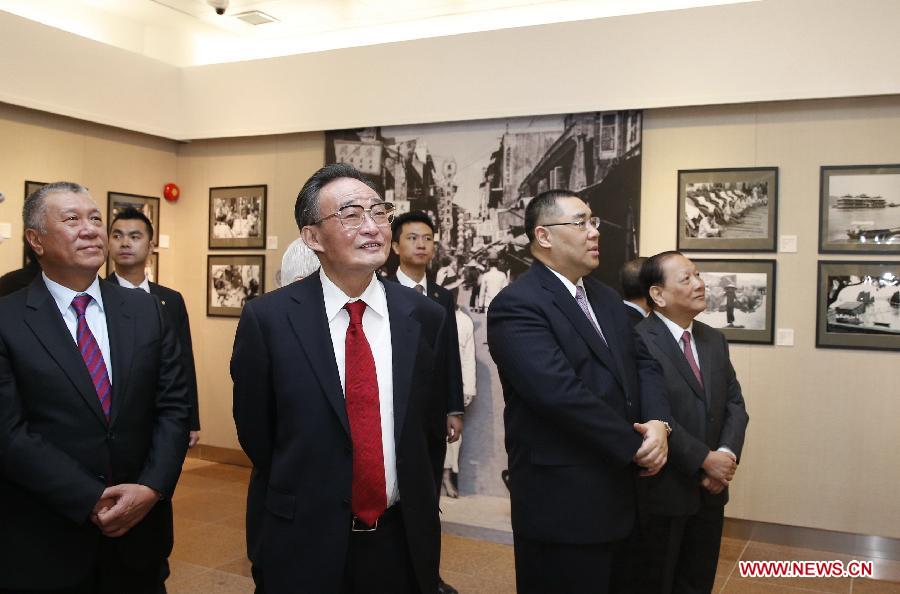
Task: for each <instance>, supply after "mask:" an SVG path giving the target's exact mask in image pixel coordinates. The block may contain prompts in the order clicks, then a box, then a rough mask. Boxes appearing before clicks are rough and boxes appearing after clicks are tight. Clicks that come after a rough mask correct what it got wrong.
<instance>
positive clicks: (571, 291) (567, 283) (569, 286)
mask: <svg viewBox="0 0 900 594" xmlns="http://www.w3.org/2000/svg"><path fill="white" fill-rule="evenodd" d="M547 269H548V270H550V272H552V273H553V274H555V275H556V278H558V279H559V280H561V281H562V284H564V285H565V286H566V290H567V291H569V294H570V295H572V299H575V291H576V288H577V287H581V290H582V291H584V295H585V297H587V290H586V289H585V288H584V279H581V278H580V279H578V282H577V283H575V284H572V281H570V280H569V279H567V278H566V277H564V276H563V275H561V274H560V273H558V272H556V271H555V270H553V269H552V268H550V267H549V266H548V267H547ZM588 302H590V300H588ZM588 311H589V312H590V314H591V320H593V321H594V325H595V326H596V327H597V328H600V322H598V321H597V314H595V313H594V308H593V307H589V308H588ZM600 330H601V333H602V330H603V329H602V328H600ZM603 341H604V342H606V337H605V336H604V337H603Z"/></svg>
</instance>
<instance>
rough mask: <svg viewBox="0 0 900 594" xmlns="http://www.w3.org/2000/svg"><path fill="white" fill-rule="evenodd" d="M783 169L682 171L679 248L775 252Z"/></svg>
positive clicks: (680, 177) (680, 179) (679, 177)
mask: <svg viewBox="0 0 900 594" xmlns="http://www.w3.org/2000/svg"><path fill="white" fill-rule="evenodd" d="M777 236H778V168H777V167H745V168H737V169H682V170H679V171H678V249H679V250H688V251H695V252H697V251H707V252H733V251H742V252H774V251H775V242H776V238H777Z"/></svg>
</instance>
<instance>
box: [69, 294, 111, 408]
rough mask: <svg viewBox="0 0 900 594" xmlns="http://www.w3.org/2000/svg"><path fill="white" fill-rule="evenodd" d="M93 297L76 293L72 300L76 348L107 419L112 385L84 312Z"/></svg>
mask: <svg viewBox="0 0 900 594" xmlns="http://www.w3.org/2000/svg"><path fill="white" fill-rule="evenodd" d="M92 299H93V297H91V296H90V295H86V294H85V295H78V296H76V297H75V299H73V300H72V308H73V309H74V310H75V313H76V314H77V315H78V328H77V330H76V332H75V336H76V337H77V339H76V340H77V342H78V350H79V351H81V358H82V359H84V364H85V365H86V366H87V370H88V373H89V374H90V375H91V381H92V382H94V389H95V390H96V391H97V398H99V399H100V408H102V409H103V414H104V416H106V419H107V420H109V405H110V393H111V392H112V385H111V384H110V383H109V373H107V371H106V362H104V361H103V353H102V352H101V351H100V345H99V344H97V339H96V338H94V335H93V333H92V332H91V329H90V327H88V323H87V318H85V317H84V312H85V311H87V306H88V304H89V303H90V302H91V300H92Z"/></svg>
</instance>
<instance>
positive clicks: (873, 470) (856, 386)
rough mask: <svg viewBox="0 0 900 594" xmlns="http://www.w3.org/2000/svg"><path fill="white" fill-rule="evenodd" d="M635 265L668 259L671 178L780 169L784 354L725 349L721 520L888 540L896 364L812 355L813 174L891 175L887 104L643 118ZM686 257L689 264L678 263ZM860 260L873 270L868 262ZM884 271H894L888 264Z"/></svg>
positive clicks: (898, 525) (899, 505)
mask: <svg viewBox="0 0 900 594" xmlns="http://www.w3.org/2000/svg"><path fill="white" fill-rule="evenodd" d="M644 125H645V128H644V154H643V175H642V192H641V196H642V204H641V207H642V208H641V215H642V216H641V254H642V255H651V254H654V253H657V252H659V251H662V250H666V249H673V248H674V247H675V210H676V185H677V171H678V169H691V168H701V167H747V166H778V167H779V194H780V195H779V200H778V207H779V213H778V218H779V227H778V231H779V233H780V234H790V235H797V236H798V238H799V248H798V252H797V253H795V254H760V255H747V254H705V253H704V254H695V255H696V256H697V257H726V258H728V257H730V258H747V257H750V258H775V259H776V260H777V262H778V264H777V266H778V272H777V298H776V302H775V305H776V308H775V321H776V327H778V328H793V329H794V332H795V346H793V347H777V346H756V345H754V346H748V345H734V346H733V347H732V349H731V357H732V361H733V362H734V366H735V369H736V370H737V373H738V378H739V379H740V381H741V384H742V386H743V388H744V395H745V397H746V399H747V406H748V409H749V412H750V426H749V430H748V435H747V443H746V446H745V450H744V457H743V460H742V463H741V466H740V468H739V471H738V473H737V479H736V482H735V483H734V487H733V489H732V503H731V504H730V505H729V507H728V508H727V511H728V515H729V516H732V517H737V518H745V519H751V520H762V521H767V522H777V523H781V524H792V525H799V526H809V527H815V528H826V529H829V530H840V531H847V532H855V533H863V534H874V535H881V536H891V537H894V538H897V537H900V497H898V496H897V486H898V485H897V476H898V475H897V469H898V468H900V454H898V453H897V452H898V448H897V446H898V443H900V441H898V438H897V421H898V419H900V398H898V395H900V388H898V386H900V356H898V354H897V353H891V352H876V351H853V350H831V349H816V348H815V346H814V345H815V321H816V313H815V309H816V261H817V260H819V259H848V260H850V259H854V256H835V255H831V254H829V255H825V256H820V255H819V254H818V253H817V246H818V243H817V242H818V222H817V221H818V218H817V217H818V212H819V207H818V199H819V166H820V165H845V164H857V163H858V164H866V163H900V97H897V96H894V97H886V98H871V99H854V100H829V101H807V102H791V103H775V104H757V105H745V106H736V107H703V108H689V109H667V110H654V111H649V112H647V113H646V115H645V119H644ZM689 255H690V254H689ZM861 259H870V260H877V259H879V257H878V256H865V257H861ZM892 259H893V260H895V261H896V260H898V258H897V257H896V256H895V257H893V258H892Z"/></svg>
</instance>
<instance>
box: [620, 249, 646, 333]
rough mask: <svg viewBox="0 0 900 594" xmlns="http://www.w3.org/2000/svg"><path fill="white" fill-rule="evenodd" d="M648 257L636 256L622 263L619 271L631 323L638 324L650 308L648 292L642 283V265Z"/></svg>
mask: <svg viewBox="0 0 900 594" xmlns="http://www.w3.org/2000/svg"><path fill="white" fill-rule="evenodd" d="M646 260H647V258H635V259H634V260H629V261H628V262H625V263H624V264H623V265H622V269H621V270H620V271H619V282H620V283H621V285H622V297H623V298H624V301H623V304H624V305H625V313H626V314H628V319H630V320H631V323H632V324H633V325H634V324H637V323H638V322H640V321H641V320H643V319H644V318H646V317H647V313H648V312H649V311H650V308H649V307H648V305H647V293H646V291H644V285H642V284H641V266H642V265H643V264H644V262H645V261H646Z"/></svg>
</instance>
